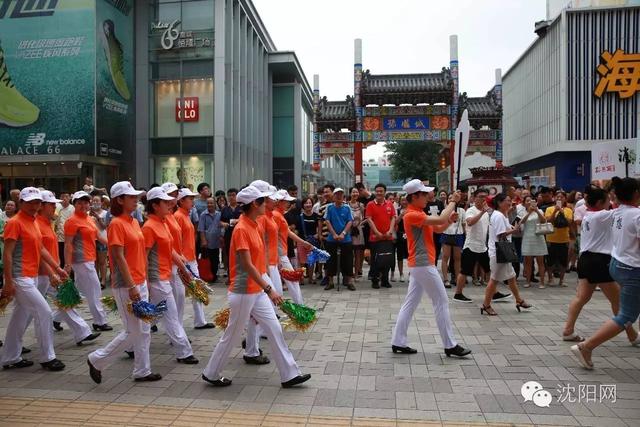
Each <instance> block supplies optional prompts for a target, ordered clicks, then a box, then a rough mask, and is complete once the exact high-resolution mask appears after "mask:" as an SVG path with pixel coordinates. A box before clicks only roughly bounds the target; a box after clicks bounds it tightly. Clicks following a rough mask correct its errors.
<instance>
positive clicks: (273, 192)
mask: <svg viewBox="0 0 640 427" xmlns="http://www.w3.org/2000/svg"><path fill="white" fill-rule="evenodd" d="M269 192H270V193H271V194H270V195H269V198H270V199H271V200H275V201H278V189H277V188H276V187H275V186H273V185H270V186H269Z"/></svg>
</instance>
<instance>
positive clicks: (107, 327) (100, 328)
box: [92, 323, 113, 332]
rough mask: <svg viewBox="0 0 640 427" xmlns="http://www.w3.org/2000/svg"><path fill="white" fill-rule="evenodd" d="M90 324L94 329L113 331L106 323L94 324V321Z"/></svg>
mask: <svg viewBox="0 0 640 427" xmlns="http://www.w3.org/2000/svg"><path fill="white" fill-rule="evenodd" d="M92 326H93V330H94V331H103V332H104V331H113V328H112V327H111V326H109V325H107V324H106V323H105V324H104V325H96V324H95V323H94V324H93V325H92Z"/></svg>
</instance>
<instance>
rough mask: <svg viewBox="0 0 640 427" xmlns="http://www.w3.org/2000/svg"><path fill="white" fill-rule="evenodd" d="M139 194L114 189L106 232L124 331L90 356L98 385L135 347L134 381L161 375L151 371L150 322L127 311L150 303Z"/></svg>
mask: <svg viewBox="0 0 640 427" xmlns="http://www.w3.org/2000/svg"><path fill="white" fill-rule="evenodd" d="M141 193H142V191H137V190H136V189H135V188H133V186H132V185H131V183H130V182H129V181H120V182H117V183H115V184H114V185H113V187H111V215H113V219H112V220H111V223H110V224H109V228H108V229H107V241H108V250H109V263H110V267H111V287H112V290H111V291H112V293H113V297H114V298H115V300H116V303H117V305H118V313H119V314H120V318H121V319H122V326H123V327H124V330H123V331H121V332H120V333H119V334H118V335H117V336H116V337H115V338H114V339H113V340H112V341H111V342H110V343H109V344H107V346H106V347H103V348H99V349H98V350H96V351H94V352H92V353H91V354H89V357H88V359H87V363H88V365H89V375H90V376H91V379H93V381H95V382H96V383H98V384H99V383H100V382H101V381H102V372H101V371H102V370H103V369H105V368H106V367H107V366H109V365H110V364H111V363H113V362H114V361H115V360H116V359H117V358H119V357H120V355H122V353H123V352H125V351H127V350H128V349H129V348H131V347H133V349H134V351H135V359H134V362H133V363H134V365H133V378H134V379H135V381H158V380H160V379H162V376H161V375H160V374H155V373H152V372H151V361H150V358H149V343H150V341H151V331H150V326H149V324H148V323H146V322H143V321H142V320H140V319H138V318H137V317H135V316H134V315H133V314H132V313H129V310H127V305H128V303H129V301H132V302H135V301H138V300H140V299H143V300H145V301H148V300H149V291H148V288H147V263H146V253H145V245H144V235H143V234H142V230H140V225H139V224H138V221H137V220H136V219H134V218H133V217H132V216H131V213H132V212H133V211H135V210H136V208H137V205H138V196H140V194H141Z"/></svg>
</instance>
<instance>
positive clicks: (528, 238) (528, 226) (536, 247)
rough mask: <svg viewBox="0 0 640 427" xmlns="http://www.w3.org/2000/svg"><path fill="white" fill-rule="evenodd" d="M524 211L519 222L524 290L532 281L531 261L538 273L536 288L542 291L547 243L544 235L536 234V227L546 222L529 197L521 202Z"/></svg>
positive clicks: (536, 205) (534, 202)
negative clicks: (534, 263) (535, 263)
mask: <svg viewBox="0 0 640 427" xmlns="http://www.w3.org/2000/svg"><path fill="white" fill-rule="evenodd" d="M522 205H523V207H524V208H525V209H526V214H525V215H524V217H523V218H522V221H520V228H521V229H522V256H523V257H524V277H525V278H526V279H527V283H526V284H525V285H524V287H525V288H528V287H530V286H531V281H532V279H533V274H534V273H533V260H534V259H535V261H536V262H537V264H538V271H539V272H540V284H539V285H538V287H539V288H540V289H544V288H545V285H544V257H545V255H547V242H546V241H545V239H544V235H542V234H536V226H537V225H538V224H544V223H546V222H547V220H546V218H545V217H544V213H543V212H542V211H541V210H540V209H538V204H537V203H536V201H535V200H533V199H532V198H531V196H527V197H525V198H524V201H523V202H522Z"/></svg>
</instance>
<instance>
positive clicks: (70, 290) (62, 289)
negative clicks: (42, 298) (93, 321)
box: [55, 279, 82, 310]
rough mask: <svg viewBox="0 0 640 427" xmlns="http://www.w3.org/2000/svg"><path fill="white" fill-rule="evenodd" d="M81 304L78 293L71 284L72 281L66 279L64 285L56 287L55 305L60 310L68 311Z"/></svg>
mask: <svg viewBox="0 0 640 427" xmlns="http://www.w3.org/2000/svg"><path fill="white" fill-rule="evenodd" d="M81 302H82V298H81V297H80V292H78V289H77V288H76V285H75V284H74V283H73V280H71V279H67V280H66V281H65V282H64V283H62V284H61V285H60V286H58V292H57V294H56V300H55V304H56V306H57V307H58V308H59V309H61V310H69V309H72V308H74V307H77V306H78V305H80V303H81Z"/></svg>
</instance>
